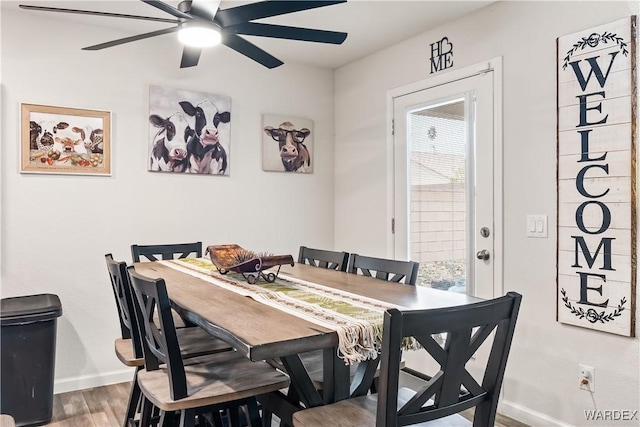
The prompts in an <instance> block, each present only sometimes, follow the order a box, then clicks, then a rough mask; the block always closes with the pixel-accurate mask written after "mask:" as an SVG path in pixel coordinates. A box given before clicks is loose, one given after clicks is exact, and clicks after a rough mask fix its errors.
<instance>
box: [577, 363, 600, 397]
mask: <svg viewBox="0 0 640 427" xmlns="http://www.w3.org/2000/svg"><path fill="white" fill-rule="evenodd" d="M578 388H579V389H580V390H587V391H590V392H591V393H594V392H595V391H596V370H595V368H594V367H593V366H587V365H578Z"/></svg>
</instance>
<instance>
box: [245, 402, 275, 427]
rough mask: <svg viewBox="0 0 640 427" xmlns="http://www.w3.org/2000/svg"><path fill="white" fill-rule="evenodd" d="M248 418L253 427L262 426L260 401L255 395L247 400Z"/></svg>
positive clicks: (269, 425)
mask: <svg viewBox="0 0 640 427" xmlns="http://www.w3.org/2000/svg"><path fill="white" fill-rule="evenodd" d="M246 406H247V419H248V420H249V425H250V426H251V427H260V426H262V425H263V424H262V420H261V418H260V411H259V410H258V401H257V400H256V398H255V397H253V398H250V399H248V400H247V405H246ZM266 426H267V427H271V424H268V425H266Z"/></svg>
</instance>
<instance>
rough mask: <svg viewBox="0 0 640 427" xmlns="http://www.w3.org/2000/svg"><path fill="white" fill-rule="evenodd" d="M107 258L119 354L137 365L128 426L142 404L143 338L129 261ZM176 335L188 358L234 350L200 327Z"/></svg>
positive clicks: (108, 255)
mask: <svg viewBox="0 0 640 427" xmlns="http://www.w3.org/2000/svg"><path fill="white" fill-rule="evenodd" d="M104 258H105V261H106V263H107V270H108V272H109V278H110V280H111V287H112V290H113V295H114V297H115V300H116V308H117V310H118V318H119V321H120V334H121V336H120V337H119V338H116V340H115V343H114V348H115V353H116V357H117V358H118V359H119V360H120V361H121V362H122V363H123V364H124V365H125V366H129V367H135V368H136V372H135V374H134V377H133V382H132V383H131V392H130V393H129V402H128V404H127V410H126V417H125V420H124V424H123V425H124V427H128V426H129V424H128V422H129V420H130V419H133V418H134V417H135V415H136V413H137V408H138V407H139V405H140V397H141V395H140V387H139V386H138V383H137V381H136V376H137V373H138V371H139V370H140V369H142V367H143V366H144V358H143V352H142V339H141V337H140V332H139V327H138V321H137V318H136V316H135V308H134V301H133V293H132V289H131V283H130V282H129V276H128V275H127V270H126V269H127V264H126V263H124V262H118V261H115V260H114V259H113V256H112V255H111V254H106V255H105V256H104ZM177 335H178V340H179V342H180V345H181V349H182V351H183V355H184V357H186V358H189V357H197V356H201V355H204V354H211V353H217V352H222V351H230V350H231V346H229V345H228V344H227V343H225V342H224V341H220V340H216V339H213V338H212V337H211V335H209V334H208V333H206V332H205V331H204V330H203V329H201V328H197V327H194V328H183V329H179V330H178V334H177Z"/></svg>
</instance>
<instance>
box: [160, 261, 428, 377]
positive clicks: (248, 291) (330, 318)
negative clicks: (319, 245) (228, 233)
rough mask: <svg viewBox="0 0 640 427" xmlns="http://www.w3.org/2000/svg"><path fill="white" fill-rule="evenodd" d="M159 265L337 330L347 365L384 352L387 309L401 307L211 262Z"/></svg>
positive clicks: (411, 343) (406, 344)
mask: <svg viewBox="0 0 640 427" xmlns="http://www.w3.org/2000/svg"><path fill="white" fill-rule="evenodd" d="M159 262H161V263H162V264H164V265H167V266H168V267H171V268H174V269H176V270H179V271H182V272H184V273H187V274H190V275H193V276H195V277H198V278H200V279H202V280H205V281H207V282H209V283H212V284H214V285H216V286H219V287H222V288H224V289H227V290H230V291H232V292H235V293H237V294H240V295H243V296H248V297H250V298H252V299H254V300H255V301H258V302H260V303H263V304H267V305H269V306H271V307H274V308H277V309H279V310H282V311H285V312H287V313H289V314H292V315H294V316H297V317H300V318H303V319H305V320H308V321H310V322H313V323H316V324H318V325H321V326H324V327H326V328H328V329H331V330H334V331H336V333H337V334H338V357H340V358H341V359H343V360H344V361H345V364H347V365H351V364H353V363H358V362H362V361H365V360H368V359H373V358H376V357H378V353H379V351H380V349H381V348H382V346H381V344H382V322H383V315H384V311H385V310H387V309H389V308H399V309H401V307H398V306H395V305H393V304H389V303H386V302H382V301H379V300H375V299H372V298H367V297H363V296H360V295H355V294H351V293H349V292H346V291H341V290H337V289H333V288H330V287H327V286H323V285H320V284H317V283H312V282H308V281H305V280H301V279H298V278H294V277H291V276H288V275H286V274H283V273H280V274H279V276H278V278H277V279H276V280H275V282H273V283H266V282H261V281H258V282H257V283H255V284H253V285H250V284H248V283H247V282H246V280H245V279H244V278H243V276H242V275H241V274H240V273H232V272H229V273H227V274H225V275H222V274H220V273H219V272H218V271H217V269H216V267H215V266H214V265H213V263H212V262H211V260H209V259H208V258H183V259H179V260H168V261H159ZM417 345H418V344H417V342H416V341H415V340H413V339H406V340H405V342H404V343H403V347H404V348H405V349H407V350H409V349H415V348H417Z"/></svg>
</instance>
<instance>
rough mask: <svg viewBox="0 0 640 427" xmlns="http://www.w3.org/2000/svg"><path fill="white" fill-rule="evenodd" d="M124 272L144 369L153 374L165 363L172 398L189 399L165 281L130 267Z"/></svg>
mask: <svg viewBox="0 0 640 427" xmlns="http://www.w3.org/2000/svg"><path fill="white" fill-rule="evenodd" d="M127 272H128V274H129V278H130V280H131V286H132V288H133V294H134V298H135V299H134V306H135V312H136V316H137V318H138V325H139V328H140V336H141V337H142V344H143V345H142V349H143V353H144V368H145V369H146V370H147V371H155V370H157V369H159V367H160V364H161V363H166V366H167V371H168V373H169V385H170V387H169V388H170V392H171V398H172V399H174V400H177V399H182V398H185V397H187V396H188V393H187V380H186V377H185V373H184V364H183V362H182V356H181V355H180V345H179V343H178V338H177V335H176V328H175V324H174V323H173V316H172V315H171V303H170V301H169V296H168V295H167V287H166V284H165V282H164V279H151V278H149V277H146V276H143V275H141V274H139V273H137V272H136V271H135V269H134V267H133V266H129V267H128V268H127ZM156 311H157V316H156Z"/></svg>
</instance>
